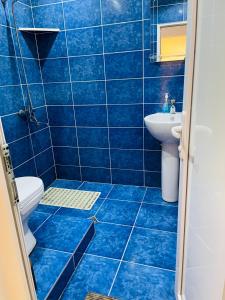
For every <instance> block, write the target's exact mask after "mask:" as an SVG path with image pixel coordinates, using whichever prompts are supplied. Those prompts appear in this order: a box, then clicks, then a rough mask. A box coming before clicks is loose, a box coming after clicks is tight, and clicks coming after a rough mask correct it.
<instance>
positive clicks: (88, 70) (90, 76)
mask: <svg viewBox="0 0 225 300" xmlns="http://www.w3.org/2000/svg"><path fill="white" fill-rule="evenodd" d="M69 61H70V68H71V77H72V81H87V80H103V79H104V64H103V56H102V55H92V56H83V57H70V59H69Z"/></svg>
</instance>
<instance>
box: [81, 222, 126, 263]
mask: <svg viewBox="0 0 225 300" xmlns="http://www.w3.org/2000/svg"><path fill="white" fill-rule="evenodd" d="M130 232H131V227H128V226H120V225H114V224H106V223H97V224H95V236H94V238H93V240H92V242H91V243H90V245H89V248H88V250H87V253H89V254H94V255H99V256H104V257H110V258H115V259H121V257H122V254H123V251H124V248H125V246H126V243H127V240H128V237H129V235H130Z"/></svg>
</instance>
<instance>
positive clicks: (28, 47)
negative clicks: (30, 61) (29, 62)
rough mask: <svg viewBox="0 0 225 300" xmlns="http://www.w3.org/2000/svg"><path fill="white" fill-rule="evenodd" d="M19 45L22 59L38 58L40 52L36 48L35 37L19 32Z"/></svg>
mask: <svg viewBox="0 0 225 300" xmlns="http://www.w3.org/2000/svg"><path fill="white" fill-rule="evenodd" d="M18 37H19V43H20V49H21V54H20V53H19V56H20V55H22V57H26V58H36V59H37V58H38V51H37V47H36V40H35V35H34V34H30V33H26V32H18Z"/></svg>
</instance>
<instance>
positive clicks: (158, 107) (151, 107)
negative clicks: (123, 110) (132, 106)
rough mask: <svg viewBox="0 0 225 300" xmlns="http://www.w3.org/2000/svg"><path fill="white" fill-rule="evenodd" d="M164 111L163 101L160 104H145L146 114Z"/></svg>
mask: <svg viewBox="0 0 225 300" xmlns="http://www.w3.org/2000/svg"><path fill="white" fill-rule="evenodd" d="M161 111H162V103H160V104H145V105H144V115H145V116H148V115H150V114H154V113H157V112H161Z"/></svg>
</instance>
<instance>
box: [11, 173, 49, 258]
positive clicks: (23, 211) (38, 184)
mask: <svg viewBox="0 0 225 300" xmlns="http://www.w3.org/2000/svg"><path fill="white" fill-rule="evenodd" d="M15 181H16V187H17V191H18V196H19V209H20V215H21V219H22V223H23V231H24V237H25V245H26V249H27V254H28V255H29V254H30V253H31V251H32V250H33V249H34V247H35V245H36V239H35V237H34V236H33V234H32V232H31V231H30V228H29V227H28V220H29V217H30V215H31V213H32V212H33V211H34V210H35V208H36V207H37V205H38V203H39V202H40V201H41V198H42V197H43V194H44V185H43V182H42V180H41V179H40V178H37V177H18V178H16V179H15Z"/></svg>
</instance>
